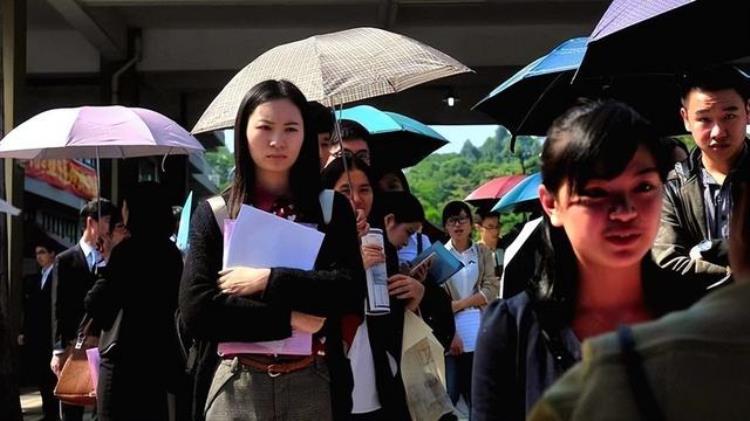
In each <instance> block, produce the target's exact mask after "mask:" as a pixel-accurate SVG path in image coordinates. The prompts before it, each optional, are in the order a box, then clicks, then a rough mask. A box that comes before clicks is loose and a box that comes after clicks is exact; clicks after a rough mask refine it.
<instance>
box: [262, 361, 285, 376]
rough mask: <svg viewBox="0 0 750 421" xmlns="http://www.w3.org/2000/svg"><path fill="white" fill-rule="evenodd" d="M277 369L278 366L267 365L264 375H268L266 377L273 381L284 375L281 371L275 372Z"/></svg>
mask: <svg viewBox="0 0 750 421" xmlns="http://www.w3.org/2000/svg"><path fill="white" fill-rule="evenodd" d="M277 368H278V366H277V365H276V364H268V367H267V368H266V374H268V377H270V378H272V379H274V378H276V377H279V376H280V375H282V374H284V372H283V371H277V370H276V369H277Z"/></svg>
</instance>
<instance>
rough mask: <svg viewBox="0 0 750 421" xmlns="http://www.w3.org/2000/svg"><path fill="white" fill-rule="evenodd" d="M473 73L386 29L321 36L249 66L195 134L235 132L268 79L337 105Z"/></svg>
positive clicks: (213, 105)
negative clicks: (245, 102)
mask: <svg viewBox="0 0 750 421" xmlns="http://www.w3.org/2000/svg"><path fill="white" fill-rule="evenodd" d="M471 71H472V70H471V69H469V68H468V67H466V66H464V65H463V64H461V63H459V62H458V61H457V60H455V59H453V58H452V57H450V56H448V55H446V54H444V53H442V52H440V51H438V50H436V49H434V48H432V47H429V46H427V45H425V44H422V43H421V42H418V41H415V40H413V39H411V38H408V37H405V36H403V35H400V34H395V33H392V32H388V31H384V30H382V29H376V28H355V29H349V30H346V31H341V32H333V33H330V34H324V35H316V36H313V37H310V38H306V39H303V40H301V41H297V42H292V43H290V44H284V45H280V46H278V47H275V48H273V49H271V50H269V51H267V52H265V53H263V54H262V55H261V56H260V57H258V58H257V59H255V60H254V61H253V62H251V63H250V64H248V65H247V66H245V68H243V69H242V70H240V71H239V73H237V74H236V75H235V76H234V77H233V78H232V80H231V81H229V83H228V84H227V85H226V86H225V87H224V89H222V91H221V92H220V93H219V95H218V96H217V97H216V98H215V99H214V100H213V102H211V104H210V105H209V106H208V108H207V109H206V111H205V112H204V113H203V115H202V116H201V118H200V120H198V123H196V125H195V127H194V128H193V133H200V132H206V131H210V130H218V129H225V128H229V127H232V125H233V124H234V119H235V116H236V114H237V110H238V109H239V106H240V102H241V101H242V98H243V97H244V96H245V94H246V93H247V91H248V90H250V88H252V87H253V86H255V85H256V84H258V83H259V82H262V81H264V80H267V79H287V80H289V81H291V82H293V83H294V84H295V85H297V87H298V88H300V89H301V90H302V92H303V93H304V94H305V96H306V97H307V99H308V101H318V102H320V103H322V104H325V105H328V106H332V105H338V104H346V103H349V102H353V101H359V100H363V99H367V98H371V97H375V96H380V95H387V94H392V93H396V92H400V91H403V90H405V89H408V88H411V87H412V86H416V85H419V84H422V83H425V82H429V81H431V80H435V79H440V78H443V77H447V76H452V75H456V74H459V73H465V72H471Z"/></svg>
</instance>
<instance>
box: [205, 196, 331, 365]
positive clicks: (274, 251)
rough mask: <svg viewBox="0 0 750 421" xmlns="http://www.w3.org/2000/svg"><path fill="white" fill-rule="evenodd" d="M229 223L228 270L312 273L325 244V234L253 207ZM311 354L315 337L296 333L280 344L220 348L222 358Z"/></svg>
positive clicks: (235, 344)
mask: <svg viewBox="0 0 750 421" xmlns="http://www.w3.org/2000/svg"><path fill="white" fill-rule="evenodd" d="M226 222H227V223H226V224H225V230H224V268H230V267H235V266H248V267H256V268H274V267H286V268H294V269H303V270H312V269H313V268H314V266H315V260H316V259H317V257H318V252H320V246H321V245H322V244H323V238H324V235H323V233H321V232H319V231H317V230H315V229H312V228H309V227H306V226H304V225H301V224H297V223H295V222H292V221H289V220H287V219H284V218H279V217H278V216H276V215H273V214H270V213H268V212H264V211H261V210H259V209H256V208H254V207H252V206H247V205H242V208H240V212H239V214H238V215H237V219H236V220H234V221H226ZM311 351H312V335H311V334H309V333H302V332H296V331H294V332H292V336H291V337H289V338H287V339H282V340H278V341H265V342H252V343H250V342H223V343H220V344H219V354H220V355H232V354H284V355H310V352H311Z"/></svg>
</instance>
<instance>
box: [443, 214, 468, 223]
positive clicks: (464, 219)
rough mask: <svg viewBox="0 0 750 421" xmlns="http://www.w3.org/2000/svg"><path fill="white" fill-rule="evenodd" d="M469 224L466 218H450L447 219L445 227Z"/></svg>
mask: <svg viewBox="0 0 750 421" xmlns="http://www.w3.org/2000/svg"><path fill="white" fill-rule="evenodd" d="M467 222H469V217H467V216H451V217H450V218H448V219H447V221H446V225H461V224H465V223H467Z"/></svg>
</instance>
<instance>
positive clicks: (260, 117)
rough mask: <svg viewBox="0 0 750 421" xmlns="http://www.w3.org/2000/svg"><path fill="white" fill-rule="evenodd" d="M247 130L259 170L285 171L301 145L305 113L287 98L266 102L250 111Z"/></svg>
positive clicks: (251, 154) (251, 152)
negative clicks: (303, 114)
mask: <svg viewBox="0 0 750 421" xmlns="http://www.w3.org/2000/svg"><path fill="white" fill-rule="evenodd" d="M246 134H247V144H248V148H249V149H250V156H251V157H252V159H253V162H255V166H256V171H265V172H269V173H286V172H288V171H289V170H290V169H291V168H292V165H294V163H295V161H297V157H298V156H299V153H300V150H301V149H302V141H303V139H304V123H303V120H302V113H301V112H300V110H299V108H297V106H296V105H294V103H293V102H292V101H290V100H288V99H277V100H273V101H268V102H265V103H263V104H261V105H259V106H257V107H256V108H255V110H254V111H253V113H252V114H250V119H249V121H248V124H247V131H246Z"/></svg>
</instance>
